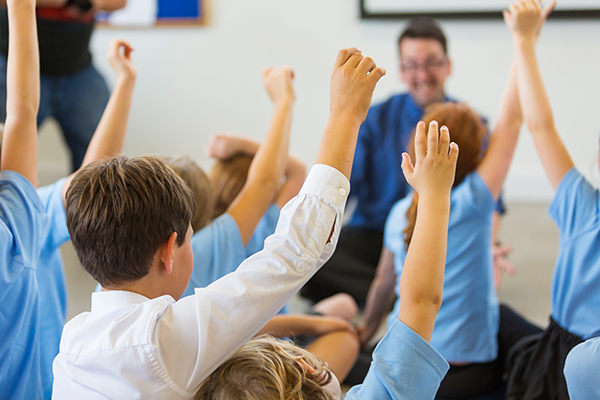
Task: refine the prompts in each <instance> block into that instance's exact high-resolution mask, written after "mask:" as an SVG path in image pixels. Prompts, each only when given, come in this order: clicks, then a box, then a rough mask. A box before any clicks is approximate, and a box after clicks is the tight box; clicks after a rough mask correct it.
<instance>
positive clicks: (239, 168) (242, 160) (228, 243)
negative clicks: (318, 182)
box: [165, 135, 359, 380]
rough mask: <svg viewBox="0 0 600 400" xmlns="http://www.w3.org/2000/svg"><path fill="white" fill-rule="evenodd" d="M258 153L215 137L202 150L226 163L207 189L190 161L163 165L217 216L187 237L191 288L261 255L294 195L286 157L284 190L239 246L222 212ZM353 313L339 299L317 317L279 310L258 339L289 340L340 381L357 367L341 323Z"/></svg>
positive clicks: (296, 177)
mask: <svg viewBox="0 0 600 400" xmlns="http://www.w3.org/2000/svg"><path fill="white" fill-rule="evenodd" d="M259 148H260V145H259V144H258V143H256V142H254V141H251V140H249V139H246V138H242V137H237V136H230V135H216V136H214V137H213V139H212V140H211V142H210V144H209V145H208V146H207V152H208V153H209V154H211V155H212V156H217V157H221V158H225V159H223V160H218V161H217V162H216V164H215V165H214V166H213V168H212V170H211V173H210V181H211V182H210V186H208V185H207V180H206V175H205V174H204V173H203V172H202V170H201V168H200V167H198V165H197V164H196V163H194V162H193V161H192V160H190V159H189V158H187V157H180V158H169V159H166V160H165V161H167V164H168V165H169V166H170V167H171V168H173V169H174V170H175V172H177V174H178V175H179V176H180V177H181V178H182V179H183V180H184V181H185V182H186V183H187V184H188V186H189V187H190V188H192V191H193V193H194V197H195V199H196V201H197V202H204V203H208V201H206V200H205V199H206V198H207V197H208V196H207V193H209V192H212V196H213V198H212V200H213V201H214V203H215V205H216V207H217V208H218V210H219V211H218V212H213V213H212V214H213V216H215V217H216V221H214V222H213V223H211V224H210V225H208V226H206V227H205V228H204V229H202V230H200V231H199V232H196V233H195V234H194V236H193V237H192V247H193V249H194V272H192V279H191V282H190V285H191V284H192V283H193V284H194V285H196V287H205V286H208V285H209V284H211V283H212V282H213V281H214V280H217V279H219V278H221V277H222V276H225V275H226V274H228V273H231V272H233V271H235V269H236V268H237V267H238V266H239V265H240V264H241V263H242V262H243V261H244V260H245V259H246V258H248V257H250V256H251V255H252V254H254V253H256V252H257V251H260V250H261V249H262V247H263V243H264V241H265V239H266V238H267V237H268V236H270V235H272V234H273V233H274V232H275V227H276V225H277V220H278V219H279V210H280V208H281V207H283V206H284V205H285V204H286V203H287V202H288V201H289V200H290V199H291V198H292V197H294V196H296V195H297V194H298V191H299V190H300V188H301V186H302V183H303V182H304V178H305V167H304V164H303V163H302V162H301V161H299V160H297V159H295V158H293V157H291V156H290V157H288V165H287V167H286V170H285V182H284V184H283V185H282V186H281V189H280V190H279V192H278V193H277V194H276V197H275V198H274V202H273V203H272V204H271V205H270V206H269V208H268V210H267V212H266V213H265V215H264V216H263V217H262V218H261V220H260V221H259V223H258V225H257V226H256V228H255V230H254V233H253V235H252V238H250V240H249V242H248V244H246V246H244V245H243V243H242V240H241V237H240V234H239V229H238V228H237V224H236V223H235V220H233V218H232V217H231V216H230V215H229V214H227V213H226V211H227V209H228V208H229V206H230V205H231V204H232V203H233V202H234V201H235V200H236V198H237V197H238V195H239V193H240V192H241V190H242V189H243V187H244V185H245V184H246V181H247V179H246V178H247V176H248V173H249V169H250V167H251V165H252V161H253V158H254V157H253V155H254V154H255V153H256V152H257V150H258V149H259ZM246 201H248V200H246ZM198 214H199V213H198V210H196V215H195V216H194V219H198V218H199V215H198ZM217 214H218V215H217ZM192 227H193V224H192ZM190 285H188V289H187V290H186V293H188V292H191V293H193V289H194V288H191V287H190ZM186 293H184V296H185V295H186ZM356 312H357V306H356V304H355V303H354V300H353V299H352V297H351V296H349V295H345V294H338V295H336V296H333V297H332V298H329V299H325V300H323V301H321V302H319V303H318V304H316V305H315V307H314V308H313V313H314V314H317V315H298V314H288V311H287V307H284V309H283V310H282V311H281V312H280V315H278V316H275V317H274V318H273V319H272V320H271V321H269V323H267V325H265V327H263V329H261V331H260V332H259V334H260V333H267V332H268V333H270V334H272V335H274V336H277V337H289V336H294V337H295V338H296V339H297V340H299V342H302V343H303V344H304V345H306V346H307V349H308V350H309V351H310V352H312V353H313V354H316V355H318V356H319V357H320V358H322V359H324V360H325V361H327V362H328V363H329V365H330V366H331V368H332V371H333V372H334V373H335V374H336V376H337V377H338V379H340V380H344V379H345V377H346V375H347V374H348V372H349V371H350V369H351V368H352V366H353V365H354V362H355V361H356V357H357V356H358V350H359V348H358V347H359V346H358V341H357V339H356V334H355V332H354V328H353V327H352V326H351V325H350V324H349V323H348V322H347V321H345V320H342V319H340V318H345V319H347V320H351V319H352V318H354V316H355V315H356ZM283 314H286V315H283ZM318 314H321V315H322V316H320V315H318ZM337 317H339V318H337Z"/></svg>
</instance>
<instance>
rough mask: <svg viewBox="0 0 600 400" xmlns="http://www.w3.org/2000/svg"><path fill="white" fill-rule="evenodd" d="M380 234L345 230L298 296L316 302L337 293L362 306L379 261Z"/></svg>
mask: <svg viewBox="0 0 600 400" xmlns="http://www.w3.org/2000/svg"><path fill="white" fill-rule="evenodd" d="M382 246H383V232H380V231H373V230H368V229H362V228H356V227H345V228H343V229H342V231H341V232H340V238H339V241H338V245H337V248H336V250H335V252H334V253H333V255H332V256H331V258H330V259H329V261H328V262H327V263H325V265H323V267H321V269H320V270H319V271H318V272H317V273H316V274H315V275H314V276H313V277H312V278H311V279H310V280H309V281H308V282H307V283H306V284H305V285H304V287H303V288H302V289H301V290H300V295H301V296H302V297H304V298H307V299H309V300H312V301H313V302H315V303H316V302H318V301H320V300H323V299H324V298H326V297H329V296H333V295H334V294H336V293H341V292H344V293H348V294H350V295H351V296H352V297H354V300H356V303H357V304H358V306H359V307H361V308H362V307H364V305H365V301H366V299H367V294H368V293H369V287H370V286H371V282H373V278H374V277H375V270H376V269H377V263H378V262H379V255H380V254H381V247H382Z"/></svg>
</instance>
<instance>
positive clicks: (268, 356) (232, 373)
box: [196, 335, 335, 400]
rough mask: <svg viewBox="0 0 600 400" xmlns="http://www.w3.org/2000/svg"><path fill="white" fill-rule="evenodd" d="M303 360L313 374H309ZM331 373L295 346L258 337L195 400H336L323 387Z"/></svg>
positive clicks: (236, 355)
mask: <svg viewBox="0 0 600 400" xmlns="http://www.w3.org/2000/svg"><path fill="white" fill-rule="evenodd" d="M299 359H303V360H304V362H305V363H306V364H308V365H309V366H311V367H312V368H313V369H314V371H310V372H309V371H307V370H306V368H305V367H304V366H303V365H302V364H301V363H300V361H299ZM332 379H333V377H332V372H331V370H330V369H329V366H328V365H327V363H325V362H324V361H322V360H320V359H319V358H317V357H315V356H314V355H312V354H311V353H309V352H308V351H306V350H304V349H302V348H300V347H298V346H296V345H294V344H293V343H290V342H287V341H284V340H279V339H275V338H274V337H272V336H268V335H265V336H259V337H257V338H254V339H252V340H251V341H249V342H248V343H246V344H245V345H244V346H243V347H242V348H240V349H239V350H238V351H237V352H236V353H235V354H234V355H233V356H232V357H231V358H230V359H229V360H227V361H225V362H224V363H223V364H222V365H221V366H220V367H219V368H217V370H215V371H214V372H213V373H212V374H211V375H210V376H209V377H208V378H207V379H206V380H205V381H204V382H203V383H202V385H201V386H200V389H199V390H198V392H197V394H196V400H334V399H335V397H333V395H332V394H330V393H329V392H327V391H325V390H324V389H323V386H325V385H327V384H328V383H329V382H331V380H332Z"/></svg>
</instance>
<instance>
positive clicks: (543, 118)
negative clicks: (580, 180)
mask: <svg viewBox="0 0 600 400" xmlns="http://www.w3.org/2000/svg"><path fill="white" fill-rule="evenodd" d="M539 18H540V10H539V4H538V2H537V1H536V0H520V1H517V2H515V3H513V4H512V5H511V6H510V8H509V11H508V12H505V19H506V24H507V25H508V27H509V29H510V33H511V35H512V37H513V42H514V45H515V52H516V64H517V79H518V85H519V97H520V99H521V104H522V106H523V113H524V115H525V121H526V122H527V126H528V127H529V130H530V131H531V133H532V135H533V141H534V143H535V146H536V148H537V151H538V154H539V156H540V159H541V161H542V164H543V166H544V169H545V170H546V174H547V175H548V178H549V179H550V183H551V184H552V186H553V187H554V188H555V189H556V188H557V187H558V185H559V183H560V181H561V180H562V178H563V176H564V175H565V174H566V173H567V172H568V171H569V170H570V169H571V168H573V166H574V164H573V161H572V159H571V156H570V155H569V153H568V151H567V149H566V147H565V145H564V143H563V141H562V139H561V138H560V136H559V134H558V132H557V130H556V126H555V124H554V115H553V113H552V107H551V106H550V101H549V100H548V95H547V94H546V89H545V87H544V82H543V81H542V76H541V74H540V70H539V67H538V63H537V59H536V54H535V33H534V26H535V24H536V22H537V20H538V19H539Z"/></svg>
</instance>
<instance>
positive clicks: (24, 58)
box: [0, 0, 40, 186]
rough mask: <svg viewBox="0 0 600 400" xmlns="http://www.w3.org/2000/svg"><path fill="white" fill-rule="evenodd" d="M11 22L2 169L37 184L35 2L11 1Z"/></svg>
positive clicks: (38, 68) (9, 20)
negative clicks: (16, 173) (18, 174)
mask: <svg viewBox="0 0 600 400" xmlns="http://www.w3.org/2000/svg"><path fill="white" fill-rule="evenodd" d="M8 22H9V23H8V26H9V46H8V49H9V50H8V64H7V74H6V75H7V77H6V122H5V125H4V138H3V143H2V157H1V160H2V161H1V164H0V169H2V170H11V171H15V172H18V173H20V174H21V175H23V176H24V177H25V178H27V179H28V180H29V182H31V183H32V184H33V185H34V186H37V185H36V184H37V122H36V119H37V113H38V108H39V103H40V58H39V52H38V40H37V29H36V21H35V1H34V0H8Z"/></svg>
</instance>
